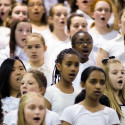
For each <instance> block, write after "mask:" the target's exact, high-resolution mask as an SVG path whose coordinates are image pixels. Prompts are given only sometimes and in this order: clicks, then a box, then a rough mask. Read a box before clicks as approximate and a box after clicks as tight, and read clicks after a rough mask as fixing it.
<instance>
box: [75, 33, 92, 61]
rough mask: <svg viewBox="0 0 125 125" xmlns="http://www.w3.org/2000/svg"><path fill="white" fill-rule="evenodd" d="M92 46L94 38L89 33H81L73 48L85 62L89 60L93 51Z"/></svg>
mask: <svg viewBox="0 0 125 125" xmlns="http://www.w3.org/2000/svg"><path fill="white" fill-rule="evenodd" d="M92 46H93V40H92V37H91V36H90V35H89V34H87V33H79V34H78V36H77V38H76V41H75V46H74V47H73V48H74V49H75V50H76V51H77V52H78V53H79V55H80V58H81V59H83V60H84V59H88V56H89V54H90V52H91V50H92Z"/></svg>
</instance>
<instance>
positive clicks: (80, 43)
mask: <svg viewBox="0 0 125 125" xmlns="http://www.w3.org/2000/svg"><path fill="white" fill-rule="evenodd" d="M92 43H93V42H92V41H87V42H84V41H78V42H76V44H78V45H83V44H86V45H91V44H92Z"/></svg>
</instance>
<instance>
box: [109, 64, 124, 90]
mask: <svg viewBox="0 0 125 125" xmlns="http://www.w3.org/2000/svg"><path fill="white" fill-rule="evenodd" d="M124 72H125V71H124V68H123V66H122V65H121V64H120V63H112V64H110V65H109V78H110V81H111V86H112V89H113V90H114V91H119V90H122V88H123V86H124V77H125V74H124Z"/></svg>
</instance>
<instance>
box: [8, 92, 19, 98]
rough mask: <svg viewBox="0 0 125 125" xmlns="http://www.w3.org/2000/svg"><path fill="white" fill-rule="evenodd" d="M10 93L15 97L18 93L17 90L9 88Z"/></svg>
mask: <svg viewBox="0 0 125 125" xmlns="http://www.w3.org/2000/svg"><path fill="white" fill-rule="evenodd" d="M10 95H11V96H12V97H15V98H17V96H18V95H19V91H15V90H11V92H10Z"/></svg>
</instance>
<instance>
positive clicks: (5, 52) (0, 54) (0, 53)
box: [0, 46, 28, 65]
mask: <svg viewBox="0 0 125 125" xmlns="http://www.w3.org/2000/svg"><path fill="white" fill-rule="evenodd" d="M14 55H15V56H18V57H19V59H20V60H21V61H22V62H23V63H24V64H26V63H27V62H28V57H27V55H26V53H25V51H24V49H22V48H20V47H19V46H16V50H15V52H14ZM7 58H10V48H9V46H7V47H6V48H5V49H2V50H0V65H1V64H2V63H3V61H4V60H5V59H7Z"/></svg>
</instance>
